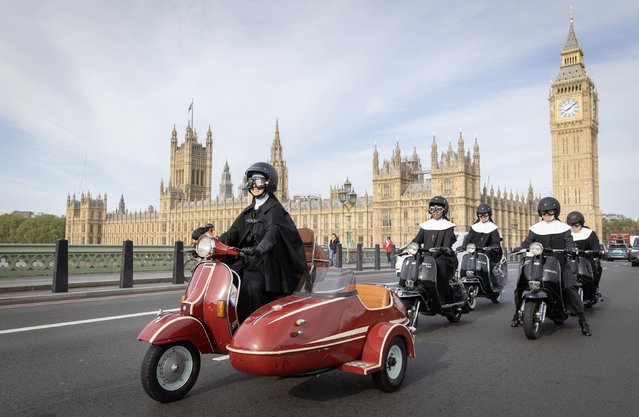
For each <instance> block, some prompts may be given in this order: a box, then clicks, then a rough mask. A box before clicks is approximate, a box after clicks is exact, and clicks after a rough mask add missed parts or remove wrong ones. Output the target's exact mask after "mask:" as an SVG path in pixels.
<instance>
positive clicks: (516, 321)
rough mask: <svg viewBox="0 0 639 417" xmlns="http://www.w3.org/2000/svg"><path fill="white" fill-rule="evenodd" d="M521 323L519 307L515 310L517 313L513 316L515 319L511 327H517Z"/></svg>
mask: <svg viewBox="0 0 639 417" xmlns="http://www.w3.org/2000/svg"><path fill="white" fill-rule="evenodd" d="M520 324H521V321H520V320H519V309H518V310H517V311H515V315H514V316H513V321H512V322H511V323H510V327H517V326H519V325H520Z"/></svg>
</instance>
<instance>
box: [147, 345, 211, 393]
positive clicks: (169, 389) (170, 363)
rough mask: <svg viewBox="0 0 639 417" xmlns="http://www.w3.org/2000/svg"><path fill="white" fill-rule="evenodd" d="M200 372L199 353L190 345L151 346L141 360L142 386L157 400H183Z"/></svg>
mask: <svg viewBox="0 0 639 417" xmlns="http://www.w3.org/2000/svg"><path fill="white" fill-rule="evenodd" d="M199 373H200V352H198V350H197V349H196V348H195V347H194V346H193V345H192V344H190V343H187V342H179V343H172V344H167V345H151V346H150V347H149V349H148V350H147V352H146V355H144V360H143V361H142V371H141V378H142V387H144V391H146V393H147V394H148V395H149V397H151V398H153V399H154V400H156V401H159V402H161V403H168V402H172V401H177V400H179V399H181V398H182V397H184V396H185V395H186V393H187V392H189V391H190V390H191V388H193V385H194V384H195V381H196V380H197V377H198V374H199Z"/></svg>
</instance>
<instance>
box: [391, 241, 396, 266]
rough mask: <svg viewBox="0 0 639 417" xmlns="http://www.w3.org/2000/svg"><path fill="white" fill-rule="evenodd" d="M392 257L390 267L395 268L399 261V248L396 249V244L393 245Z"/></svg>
mask: <svg viewBox="0 0 639 417" xmlns="http://www.w3.org/2000/svg"><path fill="white" fill-rule="evenodd" d="M390 253H391V257H390V267H391V269H395V263H396V262H397V250H396V249H395V245H394V244H393V245H391V252H390Z"/></svg>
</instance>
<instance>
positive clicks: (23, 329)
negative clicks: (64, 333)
mask: <svg viewBox="0 0 639 417" xmlns="http://www.w3.org/2000/svg"><path fill="white" fill-rule="evenodd" d="M178 310H179V309H170V310H164V311H166V312H175V311H178ZM157 313H158V311H157V310H154V311H146V312H144V313H134V314H123V315H121V316H110V317H99V318H96V319H87V320H76V321H66V322H63V323H52V324H43V325H41V326H31V327H20V328H17V329H7V330H0V334H9V333H19V332H29V331H32V330H43V329H52V328H54V327H64V326H75V325H78V324H88V323H96V322H100V321H109V320H120V319H128V318H131V317H140V316H150V315H153V314H157Z"/></svg>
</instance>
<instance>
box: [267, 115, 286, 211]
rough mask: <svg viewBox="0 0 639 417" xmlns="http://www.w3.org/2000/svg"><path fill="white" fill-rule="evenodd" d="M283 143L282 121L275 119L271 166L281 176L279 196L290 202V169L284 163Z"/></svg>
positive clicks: (278, 187) (278, 188)
mask: <svg viewBox="0 0 639 417" xmlns="http://www.w3.org/2000/svg"><path fill="white" fill-rule="evenodd" d="M283 153H284V152H283V150H282V143H281V141H280V119H279V117H276V118H275V135H274V137H273V143H272V144H271V159H270V160H269V161H268V162H269V164H271V165H273V167H274V168H275V170H277V175H279V185H278V186H277V193H276V194H277V196H278V197H279V198H280V199H281V200H283V201H284V200H288V168H286V161H284V156H283Z"/></svg>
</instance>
